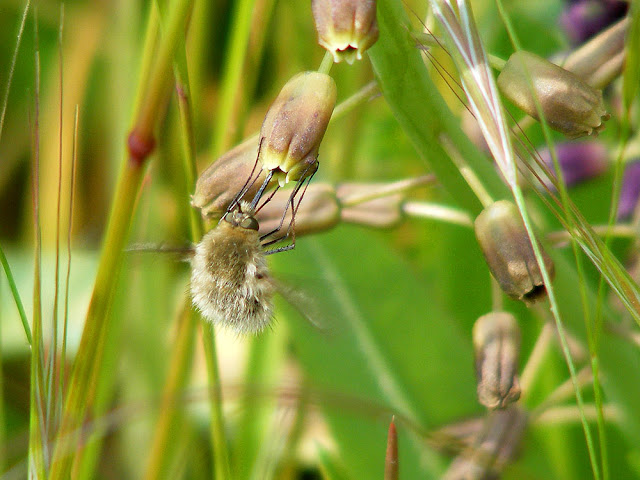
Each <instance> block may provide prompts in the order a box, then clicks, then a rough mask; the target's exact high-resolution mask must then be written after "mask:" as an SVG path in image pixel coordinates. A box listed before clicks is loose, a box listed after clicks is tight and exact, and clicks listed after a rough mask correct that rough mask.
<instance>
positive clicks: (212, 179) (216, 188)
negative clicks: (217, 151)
mask: <svg viewBox="0 0 640 480" xmlns="http://www.w3.org/2000/svg"><path fill="white" fill-rule="evenodd" d="M257 157H258V139H257V138H251V139H249V140H247V141H245V142H243V143H241V144H240V145H238V146H236V147H234V148H233V149H231V150H229V151H228V152H227V153H225V154H224V155H222V156H221V157H220V158H219V159H218V160H216V161H215V162H214V163H212V164H211V165H209V166H208V167H207V168H206V169H205V170H204V171H203V172H202V174H200V176H199V177H198V181H197V182H196V191H195V193H194V194H193V196H192V198H191V205H193V206H194V207H196V208H199V209H200V210H201V213H202V216H203V217H209V216H211V217H219V216H221V215H222V214H223V213H224V212H225V211H226V210H227V208H228V207H229V205H230V204H231V202H232V201H233V199H234V198H235V196H236V195H237V194H238V193H239V192H240V191H241V190H242V187H243V186H244V184H245V182H246V181H247V179H248V178H249V176H250V175H251V171H252V169H253V168H254V167H256V158H257ZM259 168H260V167H259V166H257V167H256V170H258V169H259ZM264 179H265V173H264V172H261V173H260V175H259V176H258V178H257V180H256V181H255V182H253V184H252V185H251V187H250V188H249V190H248V192H247V194H246V195H245V197H246V198H253V196H254V195H255V194H256V193H257V191H258V189H259V188H260V186H261V185H262V182H263V181H264Z"/></svg>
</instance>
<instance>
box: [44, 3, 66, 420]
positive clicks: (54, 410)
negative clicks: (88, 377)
mask: <svg viewBox="0 0 640 480" xmlns="http://www.w3.org/2000/svg"><path fill="white" fill-rule="evenodd" d="M59 22H60V24H59V26H58V69H59V71H58V81H59V84H58V89H59V90H58V95H59V96H58V101H59V107H58V182H57V183H58V185H57V192H56V233H55V236H56V240H55V266H54V293H53V312H52V322H51V323H52V325H51V327H52V328H51V344H50V347H49V349H50V352H49V357H48V358H47V408H46V417H47V424H48V425H49V429H50V430H51V431H53V430H54V427H55V425H56V424H57V421H58V416H59V415H58V412H59V411H60V403H61V401H62V391H61V390H60V382H59V377H58V375H57V372H59V371H60V370H59V363H58V362H59V357H58V305H59V302H60V222H61V220H62V218H61V217H62V205H61V204H62V135H63V130H62V126H63V123H62V117H63V115H62V106H63V99H64V97H63V94H64V76H63V70H64V63H63V52H62V32H63V27H64V4H62V5H61V6H60V20H59Z"/></svg>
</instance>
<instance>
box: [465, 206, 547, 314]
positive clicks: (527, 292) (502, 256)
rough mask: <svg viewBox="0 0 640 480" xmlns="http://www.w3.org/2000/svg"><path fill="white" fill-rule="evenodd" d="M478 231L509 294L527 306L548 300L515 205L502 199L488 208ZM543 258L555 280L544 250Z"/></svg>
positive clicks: (491, 265) (478, 222)
mask: <svg viewBox="0 0 640 480" xmlns="http://www.w3.org/2000/svg"><path fill="white" fill-rule="evenodd" d="M475 231H476V237H477V239H478V243H479V244H480V248H481V249H482V253H483V254H484V257H485V260H486V261H487V264H488V265H489V269H490V270H491V273H492V274H493V276H494V278H495V279H496V280H497V281H498V284H500V287H501V288H502V290H503V291H504V292H505V293H506V294H507V295H509V296H510V297H512V298H514V299H517V300H522V301H523V302H525V303H526V304H527V305H529V304H532V303H535V302H536V301H538V300H541V299H543V298H545V297H546V295H547V291H546V288H545V286H544V281H543V279H542V273H541V272H540V269H539V267H538V262H537V261H536V258H535V255H534V251H533V246H532V245H531V240H530V239H529V236H528V235H527V231H526V229H525V227H524V223H523V222H522V218H521V217H520V213H519V212H518V209H517V208H516V206H515V205H514V204H513V203H511V202H509V201H507V200H499V201H497V202H495V203H493V204H491V205H490V206H488V207H486V208H485V209H484V210H483V211H482V212H481V213H480V215H478V217H477V218H476V221H475ZM542 255H543V258H544V264H545V266H546V268H547V271H548V272H549V275H551V278H553V273H554V267H553V261H552V260H551V258H549V256H548V255H547V254H546V252H545V251H544V250H542Z"/></svg>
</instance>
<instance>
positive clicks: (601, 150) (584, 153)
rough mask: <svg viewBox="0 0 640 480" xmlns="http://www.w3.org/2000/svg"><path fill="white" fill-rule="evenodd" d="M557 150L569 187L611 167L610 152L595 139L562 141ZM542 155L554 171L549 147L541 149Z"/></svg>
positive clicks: (551, 186) (549, 183)
mask: <svg viewBox="0 0 640 480" xmlns="http://www.w3.org/2000/svg"><path fill="white" fill-rule="evenodd" d="M555 150H556V156H557V158H558V164H559V165H560V168H561V169H562V176H563V178H564V181H565V184H566V185H567V186H568V187H571V186H573V185H577V184H579V183H582V182H584V181H586V180H590V179H592V178H595V177H598V176H600V175H602V174H603V173H604V172H606V171H607V169H608V168H609V161H608V159H609V152H608V151H607V148H606V147H605V146H604V145H603V144H602V143H599V142H595V141H587V142H579V143H575V142H567V143H560V144H557V145H556V146H555ZM540 157H542V161H543V162H544V163H545V164H546V165H547V167H549V169H550V170H551V171H552V172H554V165H553V160H552V158H551V153H550V152H549V149H544V150H542V151H540ZM543 180H544V177H543ZM545 183H546V185H547V187H548V188H549V189H551V190H555V187H554V186H553V184H552V183H551V182H550V181H546V182H545Z"/></svg>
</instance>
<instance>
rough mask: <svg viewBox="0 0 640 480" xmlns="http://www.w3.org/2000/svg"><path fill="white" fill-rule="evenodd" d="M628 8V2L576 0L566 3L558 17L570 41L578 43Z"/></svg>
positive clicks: (622, 15)
mask: <svg viewBox="0 0 640 480" xmlns="http://www.w3.org/2000/svg"><path fill="white" fill-rule="evenodd" d="M628 9H629V3H628V2H619V1H616V0H578V1H576V2H572V3H571V4H569V5H567V7H566V8H565V10H564V11H563V12H562V15H561V17H560V23H561V25H562V27H563V28H564V30H565V31H566V32H567V35H568V36H569V38H570V39H571V41H572V42H573V43H574V44H580V43H582V42H584V41H585V40H588V39H589V38H591V37H592V36H593V35H595V34H596V33H598V32H600V31H601V30H603V29H604V28H606V27H607V26H608V25H610V24H612V23H613V22H615V21H616V20H618V19H619V18H622V17H624V16H625V14H626V13H627V10H628Z"/></svg>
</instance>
